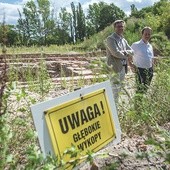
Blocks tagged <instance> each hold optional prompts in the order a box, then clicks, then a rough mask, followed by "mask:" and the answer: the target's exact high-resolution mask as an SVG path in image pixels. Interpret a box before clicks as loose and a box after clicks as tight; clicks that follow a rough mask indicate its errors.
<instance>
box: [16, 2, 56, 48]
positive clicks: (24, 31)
mask: <svg viewBox="0 0 170 170" xmlns="http://www.w3.org/2000/svg"><path fill="white" fill-rule="evenodd" d="M19 16H20V18H19V20H18V24H17V28H18V32H19V34H20V38H21V42H22V43H24V45H32V44H39V45H46V40H47V35H49V34H50V33H52V31H53V28H54V26H55V23H54V20H53V19H52V18H51V11H50V2H49V0H37V3H36V2H34V1H33V0H31V1H28V2H27V3H26V4H25V6H24V8H23V13H22V14H21V12H20V11H19Z"/></svg>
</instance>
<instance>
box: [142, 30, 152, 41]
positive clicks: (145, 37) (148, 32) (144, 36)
mask: <svg viewBox="0 0 170 170" xmlns="http://www.w3.org/2000/svg"><path fill="white" fill-rule="evenodd" d="M150 38H151V30H150V29H145V30H144V32H143V34H142V39H143V41H144V42H148V41H149V40H150Z"/></svg>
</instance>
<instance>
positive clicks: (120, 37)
mask: <svg viewBox="0 0 170 170" xmlns="http://www.w3.org/2000/svg"><path fill="white" fill-rule="evenodd" d="M114 37H115V38H116V39H119V40H120V39H123V38H124V37H123V35H122V36H121V35H119V34H117V33H116V32H115V33H114Z"/></svg>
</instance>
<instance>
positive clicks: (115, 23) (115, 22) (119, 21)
mask: <svg viewBox="0 0 170 170" xmlns="http://www.w3.org/2000/svg"><path fill="white" fill-rule="evenodd" d="M119 23H123V24H125V21H123V20H116V21H114V23H113V27H114V28H115V26H116V25H117V24H119Z"/></svg>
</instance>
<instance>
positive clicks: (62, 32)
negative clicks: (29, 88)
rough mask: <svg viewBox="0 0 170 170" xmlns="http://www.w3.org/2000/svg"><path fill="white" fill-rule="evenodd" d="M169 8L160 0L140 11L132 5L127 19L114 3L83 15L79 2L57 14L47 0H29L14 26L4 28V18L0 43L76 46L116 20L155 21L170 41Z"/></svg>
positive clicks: (92, 7) (166, 1)
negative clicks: (143, 19)
mask: <svg viewBox="0 0 170 170" xmlns="http://www.w3.org/2000/svg"><path fill="white" fill-rule="evenodd" d="M169 6H170V2H169V0H160V1H159V2H157V3H155V4H154V5H153V6H151V7H146V8H143V9H141V10H138V9H137V8H136V7H135V5H134V4H132V5H131V6H130V7H131V14H130V16H128V17H127V16H126V14H125V12H124V11H123V10H121V9H120V8H118V7H117V6H116V5H114V3H111V4H107V3H105V2H99V3H93V4H91V5H89V7H88V10H87V12H86V13H85V12H84V11H83V8H82V6H81V3H78V4H77V5H75V4H74V3H73V2H72V3H71V4H70V7H71V12H68V11H67V10H66V8H61V9H60V11H58V12H56V11H55V10H54V7H53V8H52V5H51V4H50V1H49V0H36V1H33V0H30V1H28V2H27V3H26V4H25V5H24V7H23V10H22V12H21V11H20V10H18V13H19V18H18V21H17V24H16V25H6V24H5V17H4V19H3V21H2V23H1V24H0V43H1V44H5V45H7V46H14V45H18V46H21V45H24V46H31V45H51V44H57V45H64V44H66V43H67V44H75V43H79V42H82V41H84V39H87V38H89V37H91V36H92V35H94V34H96V33H98V32H100V31H102V30H103V29H104V28H105V27H107V26H109V25H111V24H112V23H113V22H114V21H115V20H116V19H124V20H127V19H128V18H136V19H141V18H146V19H147V20H151V21H154V23H152V24H151V25H152V26H153V27H156V29H157V30H158V31H160V30H161V31H164V32H165V33H166V35H167V36H168V37H169V38H170V14H169V10H170V9H169ZM158 21H159V23H158ZM150 23H151V22H150ZM135 24H136V25H135V29H138V25H139V24H138V23H137V22H135ZM154 24H155V25H154ZM132 31H134V30H132Z"/></svg>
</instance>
